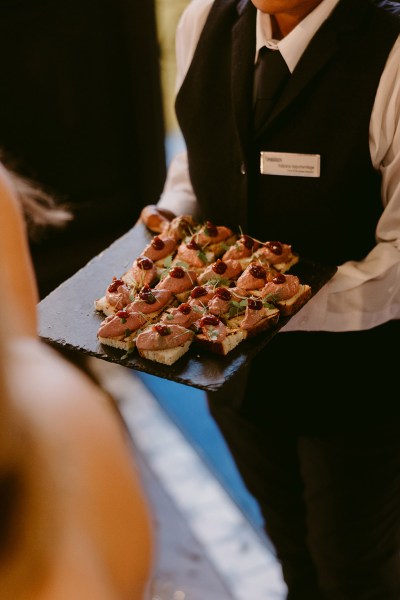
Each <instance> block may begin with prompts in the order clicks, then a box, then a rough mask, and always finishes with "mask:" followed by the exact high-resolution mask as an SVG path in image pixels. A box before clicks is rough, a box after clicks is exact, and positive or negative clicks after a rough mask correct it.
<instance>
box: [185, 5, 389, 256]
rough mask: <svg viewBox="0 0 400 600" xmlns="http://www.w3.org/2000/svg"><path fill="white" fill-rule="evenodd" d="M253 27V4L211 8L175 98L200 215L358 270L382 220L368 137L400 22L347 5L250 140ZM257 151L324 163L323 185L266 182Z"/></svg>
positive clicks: (319, 181)
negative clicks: (356, 266)
mask: <svg viewBox="0 0 400 600" xmlns="http://www.w3.org/2000/svg"><path fill="white" fill-rule="evenodd" d="M255 18H256V11H255V8H254V6H253V5H252V4H251V2H250V0H240V1H239V2H238V1H237V0H215V2H214V4H213V7H212V9H211V12H210V14H209V17H208V20H207V22H206V25H205V27H204V29H203V32H202V34H201V37H200V40H199V44H198V46H197V49H196V52H195V54H194V57H193V61H192V64H191V66H190V68H189V71H188V74H187V76H186V78H185V80H184V82H183V85H182V87H181V89H180V91H179V94H178V96H177V101H176V112H177V117H178V120H179V124H180V127H181V130H182V133H183V135H184V137H185V141H186V145H187V149H188V157H189V169H190V177H191V181H192V184H193V188H194V191H195V193H196V196H197V198H198V201H199V204H200V207H201V210H202V214H203V216H204V217H205V218H208V219H211V220H213V221H214V222H216V223H220V224H221V223H224V224H228V225H231V226H232V227H234V228H235V229H237V228H238V227H241V228H242V229H243V230H244V231H246V232H248V233H250V234H251V235H254V236H255V237H257V238H258V239H263V240H267V239H278V240H281V241H284V242H288V243H291V244H292V246H293V248H294V249H295V250H296V251H298V252H299V253H300V254H301V255H302V256H308V257H310V258H311V257H312V258H314V259H317V260H320V261H324V262H330V263H333V264H340V263H341V262H343V261H345V260H349V259H355V260H359V259H361V258H362V257H363V256H365V255H366V254H367V253H368V252H369V251H370V250H371V248H372V247H373V246H374V244H375V228H376V223H377V220H378V219H379V216H380V214H381V213H382V202H381V198H380V185H381V180H380V176H379V173H377V172H376V171H375V170H374V169H373V167H372V164H371V158H370V151H369V140H368V132H369V123H370V117H371V111H372V107H373V104H374V99H375V95H376V90H377V87H378V84H379V80H380V77H381V74H382V71H383V69H384V66H385V62H386V60H387V57H388V54H389V52H390V50H391V48H392V47H393V44H394V42H395V40H396V38H397V36H398V34H399V32H400V24H399V20H398V19H397V18H396V17H395V16H393V15H391V14H389V13H388V12H386V11H383V10H381V9H378V8H377V7H376V6H374V5H373V4H371V3H370V2H369V1H367V0H341V1H340V2H339V4H338V5H337V7H336V8H335V10H334V11H333V13H332V14H331V16H330V17H329V18H328V20H327V21H326V22H325V23H324V24H323V26H322V27H321V28H320V30H319V31H318V32H317V34H316V35H315V36H314V38H313V39H312V40H311V43H310V44H309V46H308V48H307V49H306V51H305V52H304V54H303V56H302V57H301V59H300V61H299V63H298V65H297V66H296V68H295V70H294V72H293V74H292V76H291V78H290V80H289V83H288V84H287V86H286V88H285V89H284V91H283V93H282V95H281V97H280V98H279V100H278V103H277V104H276V106H275V108H274V110H273V112H272V114H271V115H270V117H269V119H268V121H267V122H266V123H265V126H264V128H263V130H262V131H261V133H260V134H259V135H258V137H257V138H254V136H253V134H252V133H251V106H252V86H253V83H252V82H253V69H254V56H255ZM261 150H269V151H274V152H289V153H304V154H319V155H320V157H321V175H320V177H318V178H310V177H287V176H274V175H260V173H259V153H260V151H261Z"/></svg>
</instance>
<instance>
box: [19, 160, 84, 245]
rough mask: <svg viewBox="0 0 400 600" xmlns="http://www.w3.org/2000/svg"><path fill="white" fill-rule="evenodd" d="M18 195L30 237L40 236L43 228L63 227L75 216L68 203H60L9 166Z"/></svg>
mask: <svg viewBox="0 0 400 600" xmlns="http://www.w3.org/2000/svg"><path fill="white" fill-rule="evenodd" d="M7 171H8V175H9V177H10V180H11V184H12V186H13V188H14V193H15V195H16V196H17V198H18V200H19V202H20V204H21V208H22V211H23V215H24V218H25V223H26V227H27V233H28V236H29V238H30V239H35V238H36V237H38V235H39V234H40V232H41V231H42V230H43V228H46V227H63V226H64V225H66V223H68V221H71V220H72V218H73V215H72V213H71V212H70V210H69V208H68V206H67V205H66V204H59V203H57V202H56V201H55V199H54V198H53V197H52V196H51V195H50V194H48V193H47V192H46V191H45V190H44V189H43V188H42V187H40V186H39V185H38V184H37V183H36V182H34V181H32V180H30V179H28V178H26V177H23V176H22V175H20V174H18V173H16V172H15V171H13V170H10V169H9V168H7Z"/></svg>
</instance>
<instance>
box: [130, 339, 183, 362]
mask: <svg viewBox="0 0 400 600" xmlns="http://www.w3.org/2000/svg"><path fill="white" fill-rule="evenodd" d="M192 341H193V340H192V339H190V340H188V341H187V342H186V343H185V344H183V345H182V346H177V347H176V348H167V349H166V350H141V349H140V348H137V351H138V352H139V354H140V356H141V357H142V358H147V359H148V360H151V361H154V362H158V363H162V364H163V365H172V364H174V362H176V361H177V360H178V359H179V358H181V356H183V355H184V354H186V352H187V351H188V350H189V347H190V345H191V343H192Z"/></svg>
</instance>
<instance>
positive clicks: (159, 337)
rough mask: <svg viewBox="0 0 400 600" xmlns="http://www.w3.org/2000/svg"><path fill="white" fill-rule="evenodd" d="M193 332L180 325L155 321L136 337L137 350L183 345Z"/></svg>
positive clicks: (190, 338)
mask: <svg viewBox="0 0 400 600" xmlns="http://www.w3.org/2000/svg"><path fill="white" fill-rule="evenodd" d="M193 336H194V332H193V331H191V330H190V329H186V327H181V325H173V324H171V325H169V324H164V323H156V324H154V325H152V326H151V327H148V328H147V329H146V330H145V331H142V333H139V335H138V336H137V338H136V347H137V348H138V350H153V351H154V350H167V349H168V348H176V347H177V346H183V345H184V344H186V342H187V341H188V340H192V339H193Z"/></svg>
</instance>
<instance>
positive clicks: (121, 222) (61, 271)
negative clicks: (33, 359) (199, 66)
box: [0, 0, 166, 298]
mask: <svg viewBox="0 0 400 600" xmlns="http://www.w3.org/2000/svg"><path fill="white" fill-rule="evenodd" d="M159 54H160V52H159V44H158V41H157V31H156V17H155V6H154V2H153V1H152V0H145V1H140V0H3V1H2V2H1V7H0V71H1V93H0V149H1V150H2V158H3V160H4V162H5V163H6V164H8V166H10V167H11V168H13V169H14V170H16V171H18V172H19V173H21V174H22V175H25V176H28V177H29V178H31V179H34V180H35V181H36V182H38V183H39V184H40V185H41V187H43V188H44V189H45V190H46V191H48V192H50V193H51V194H52V195H54V196H55V197H56V199H58V200H59V201H61V202H67V203H68V204H69V205H70V207H71V208H72V211H73V213H74V215H75V218H74V221H73V222H72V223H71V224H69V225H68V226H67V227H66V228H65V229H64V230H62V231H60V230H51V231H50V230H48V231H46V233H45V235H44V236H42V238H41V239H40V240H39V241H37V242H32V243H31V250H32V256H33V260H34V266H35V269H36V273H37V278H38V283H39V287H40V295H41V298H43V297H44V296H45V295H47V294H48V293H49V292H50V291H51V290H52V289H54V288H55V287H56V286H58V285H59V284H60V283H62V281H64V280H65V279H66V278H68V277H70V276H71V275H73V274H74V273H75V272H76V270H78V269H79V268H81V267H82V266H84V265H85V264H86V263H87V261H88V260H89V259H90V258H92V257H93V256H95V255H96V254H98V253H99V252H100V251H101V250H103V249H104V248H106V247H107V246H108V245H109V244H110V243H111V242H112V241H114V240H115V239H117V238H118V237H120V236H121V235H122V234H123V233H125V232H126V231H127V230H128V229H130V228H131V227H132V226H133V225H134V223H135V222H136V220H137V218H138V216H139V214H140V210H141V208H142V207H143V206H144V205H146V204H151V203H154V202H156V201H157V200H158V197H159V195H160V193H161V190H162V187H163V184H164V180H165V174H166V166H165V152H164V137H165V128H164V117H163V107H162V92H161V83H160V65H159V62H160V56H159Z"/></svg>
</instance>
